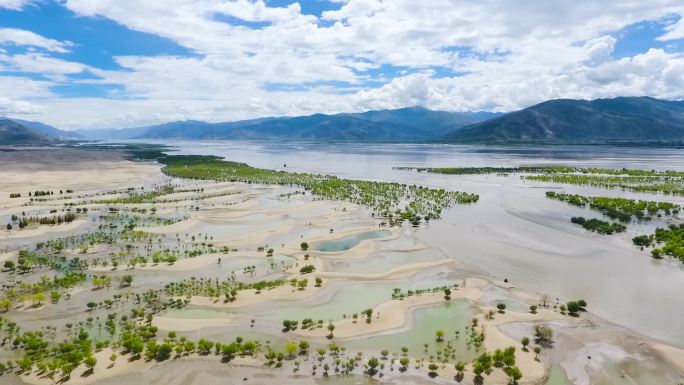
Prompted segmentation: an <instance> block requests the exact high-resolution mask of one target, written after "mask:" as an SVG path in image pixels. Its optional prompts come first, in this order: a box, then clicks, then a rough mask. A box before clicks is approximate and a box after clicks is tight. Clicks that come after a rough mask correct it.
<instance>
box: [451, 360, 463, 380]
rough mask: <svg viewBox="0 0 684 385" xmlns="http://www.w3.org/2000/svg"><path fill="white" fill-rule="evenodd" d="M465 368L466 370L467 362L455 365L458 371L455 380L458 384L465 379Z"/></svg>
mask: <svg viewBox="0 0 684 385" xmlns="http://www.w3.org/2000/svg"><path fill="white" fill-rule="evenodd" d="M465 368H466V364H465V362H463V361H458V362H457V363H456V364H455V365H454V369H456V376H455V377H454V379H455V380H456V381H457V382H461V381H463V377H464V376H465V373H464V372H465Z"/></svg>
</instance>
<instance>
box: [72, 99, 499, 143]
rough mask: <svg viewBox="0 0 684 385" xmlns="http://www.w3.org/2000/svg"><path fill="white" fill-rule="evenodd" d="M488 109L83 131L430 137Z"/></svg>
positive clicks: (160, 135)
mask: <svg viewBox="0 0 684 385" xmlns="http://www.w3.org/2000/svg"><path fill="white" fill-rule="evenodd" d="M498 115H499V114H496V113H491V112H444V111H431V110H428V109H425V108H421V107H408V108H400V109H396V110H380V111H368V112H363V113H344V114H336V115H326V114H314V115H309V116H297V117H273V118H261V119H251V120H242V121H236V122H222V123H207V122H202V121H192V120H189V121H180V122H171V123H165V124H160V125H155V126H149V127H140V128H132V129H124V130H116V129H107V130H83V131H79V133H80V134H81V135H83V136H84V137H89V138H94V139H107V138H115V139H124V138H129V139H133V138H138V139H140V138H145V139H204V140H210V139H293V140H295V139H296V140H367V141H381V140H394V141H397V140H411V141H415V140H434V139H437V138H440V137H442V136H444V135H446V134H448V133H450V132H452V131H453V130H454V129H456V128H460V127H463V126H466V125H468V124H473V123H478V122H482V121H485V120H487V119H490V118H493V117H496V116H498Z"/></svg>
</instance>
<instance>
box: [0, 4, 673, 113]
mask: <svg viewBox="0 0 684 385" xmlns="http://www.w3.org/2000/svg"><path fill="white" fill-rule="evenodd" d="M0 1H3V0H0ZM5 1H6V0H5ZM14 1H18V0H14ZM333 2H334V3H337V4H338V5H339V7H338V9H337V10H332V11H327V12H324V13H323V14H322V15H321V16H320V17H316V16H313V15H309V14H303V13H302V9H301V7H300V5H299V4H297V3H293V4H291V5H288V6H282V7H275V6H272V5H271V4H270V3H269V2H268V1H264V0H234V1H221V0H203V1H199V2H198V1H194V0H167V1H143V0H99V1H90V0H66V1H65V2H64V3H63V5H64V6H65V7H67V8H68V9H69V10H71V11H72V12H74V13H75V14H76V15H78V16H80V17H95V16H97V17H103V18H107V19H111V20H114V21H116V22H117V23H119V24H121V25H123V26H125V27H127V28H129V29H132V30H136V31H141V32H145V33H150V34H154V35H157V36H161V37H163V38H166V39H170V40H172V41H173V42H175V43H177V44H179V45H181V46H183V47H185V48H187V49H188V50H190V51H191V52H192V55H189V56H178V55H176V56H170V55H156V56H144V55H137V56H118V57H114V58H113V59H114V60H115V62H116V63H117V64H118V65H119V66H120V67H121V68H122V69H120V70H112V69H107V70H104V69H98V68H94V67H91V66H86V65H83V64H80V63H76V62H72V61H67V60H64V59H60V58H57V57H54V56H55V54H60V53H64V52H65V51H67V50H69V49H74V50H75V48H72V47H73V46H72V45H71V44H70V43H68V42H60V41H56V40H52V39H49V38H46V37H43V36H40V35H36V34H34V33H32V32H30V31H22V30H12V29H0V44H14V45H25V46H30V47H36V48H42V49H44V50H46V51H48V52H42V53H35V52H25V53H22V54H15V55H10V54H8V53H7V52H5V53H1V52H0V66H4V67H5V68H7V69H13V70H17V71H26V72H32V73H40V74H42V75H44V76H46V77H47V78H48V80H49V81H47V84H48V86H47V87H46V86H45V83H30V84H33V85H34V86H36V87H42V88H41V92H43V93H44V94H47V96H46V95H42V96H41V97H40V99H39V101H40V105H42V106H44V107H45V109H46V110H47V113H46V114H45V115H44V116H45V120H48V121H49V122H51V123H54V124H57V125H62V126H116V125H121V126H131V125H141V124H151V123H158V122H163V121H169V120H175V119H203V120H209V121H220V120H231V119H244V118H253V117H258V116H265V115H297V114H307V113H316V112H324V113H335V112H343V111H360V110H367V109H375V108H398V107H404V106H411V105H422V106H426V107H429V108H433V109H444V110H457V111H466V110H494V111H510V110H513V109H517V108H521V107H525V106H528V105H530V104H533V103H537V102H540V101H543V100H546V99H552V98H561V97H564V98H596V97H610V96H617V95H651V96H655V97H663V98H684V87H682V83H683V82H684V80H683V76H684V75H683V70H682V67H683V66H684V62H683V60H684V59H683V57H682V54H681V53H678V52H666V51H663V50H650V51H647V52H643V53H641V54H639V55H636V56H634V57H628V58H620V59H616V58H614V57H613V51H614V49H615V45H616V43H617V40H616V38H615V37H614V36H618V35H617V33H616V32H617V31H619V30H621V29H623V28H625V27H627V26H629V25H632V24H634V23H637V22H641V21H661V20H664V18H667V19H671V18H672V15H683V14H684V6H683V5H682V3H681V0H651V1H649V2H635V1H611V2H596V1H593V0H576V1H574V2H567V1H565V0H545V1H542V0H537V1H527V2H517V3H515V4H513V3H511V4H509V5H506V4H502V3H501V2H498V1H479V2H473V1H468V0H430V1H423V2H418V1H415V0H391V1H389V0H335V1H333ZM0 4H1V3H0ZM132 10H134V12H133V11H132ZM3 31H4V34H3ZM8 31H9V32H8ZM17 31H19V32H17ZM3 36H4V39H5V40H3ZM8 36H9V37H8ZM682 36H684V23H683V22H682V19H679V20H678V21H677V22H675V23H673V24H671V25H668V26H667V27H665V33H664V34H663V36H661V37H660V38H659V39H660V40H674V39H677V38H681V37H682ZM3 42H4V43H3ZM57 56H59V55H57ZM83 71H88V72H89V73H92V74H94V75H95V76H96V78H95V79H90V78H88V79H79V80H76V79H72V78H71V75H74V74H78V73H81V72H83ZM0 79H1V78H0ZM66 82H72V83H74V84H82V83H90V84H92V85H94V86H98V85H103V86H104V85H109V86H112V85H116V86H117V89H118V90H120V92H118V93H117V95H116V99H112V98H87V99H86V98H78V99H74V98H66V97H63V96H60V95H55V94H52V93H51V91H50V89H51V86H54V85H55V84H62V83H66ZM24 100H30V99H24ZM84 107H85V108H84ZM65 111H69V113H68V114H66V113H64V112H65Z"/></svg>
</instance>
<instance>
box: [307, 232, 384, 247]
mask: <svg viewBox="0 0 684 385" xmlns="http://www.w3.org/2000/svg"><path fill="white" fill-rule="evenodd" d="M390 234H391V233H390V232H389V230H375V231H367V232H363V233H359V234H354V235H350V236H348V237H344V238H339V239H331V240H327V241H323V242H319V243H317V244H316V246H315V249H316V251H323V252H333V251H346V250H349V249H351V248H353V247H356V246H357V245H358V244H359V243H361V242H363V241H366V240H369V239H378V238H384V237H387V236H389V235H390Z"/></svg>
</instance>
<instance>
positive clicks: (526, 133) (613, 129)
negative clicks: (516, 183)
mask: <svg viewBox="0 0 684 385" xmlns="http://www.w3.org/2000/svg"><path fill="white" fill-rule="evenodd" d="M445 140H446V141H448V142H458V143H514V142H552V143H554V142H555V143H601V142H653V141H682V140H684V101H669V100H659V99H654V98H650V97H618V98H614V99H596V100H591V101H588V100H573V99H556V100H549V101H546V102H543V103H540V104H537V105H534V106H531V107H528V108H525V109H523V110H519V111H515V112H510V113H508V114H505V115H502V116H499V117H497V118H494V119H490V120H487V121H484V122H481V123H475V124H472V125H468V126H466V127H463V128H462V129H459V130H455V131H454V132H453V133H451V134H449V135H447V136H446V137H445Z"/></svg>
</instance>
